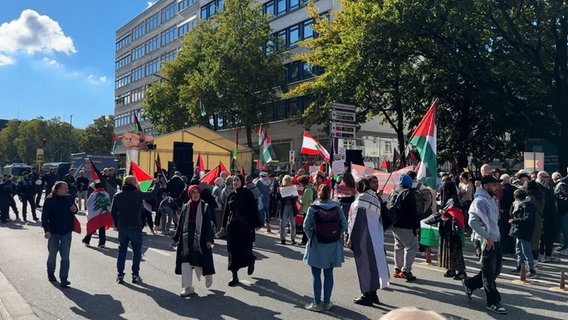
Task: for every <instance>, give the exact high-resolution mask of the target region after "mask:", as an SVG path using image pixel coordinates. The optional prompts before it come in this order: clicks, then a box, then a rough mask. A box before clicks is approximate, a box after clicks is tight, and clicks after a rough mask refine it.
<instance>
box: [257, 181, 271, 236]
mask: <svg viewBox="0 0 568 320" xmlns="http://www.w3.org/2000/svg"><path fill="white" fill-rule="evenodd" d="M254 184H255V186H256V187H257V188H258V190H260V192H261V193H262V207H263V216H262V218H263V222H264V226H265V228H266V232H267V233H272V228H271V227H270V193H271V192H272V180H270V178H269V177H268V172H265V171H262V172H260V174H259V178H258V179H257V180H256V181H255V182H254Z"/></svg>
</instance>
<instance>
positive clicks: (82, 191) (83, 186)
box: [75, 170, 89, 210]
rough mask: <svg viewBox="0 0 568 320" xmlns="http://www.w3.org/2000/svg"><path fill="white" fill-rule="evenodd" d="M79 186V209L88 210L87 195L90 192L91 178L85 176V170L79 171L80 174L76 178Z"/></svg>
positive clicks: (76, 183)
mask: <svg viewBox="0 0 568 320" xmlns="http://www.w3.org/2000/svg"><path fill="white" fill-rule="evenodd" d="M75 185H76V186H77V198H78V200H79V202H78V203H79V210H81V209H85V210H87V197H88V193H89V178H87V177H86V176H85V171H83V170H81V171H79V176H78V177H77V179H75Z"/></svg>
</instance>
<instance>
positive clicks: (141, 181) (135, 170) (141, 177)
mask: <svg viewBox="0 0 568 320" xmlns="http://www.w3.org/2000/svg"><path fill="white" fill-rule="evenodd" d="M130 168H131V170H132V175H133V176H134V177H136V180H138V185H139V186H140V191H144V192H146V191H148V189H150V186H151V185H152V181H154V177H152V176H151V175H149V174H148V173H147V172H146V171H144V170H142V168H140V167H139V166H138V165H137V164H136V163H135V162H133V161H131V162H130Z"/></svg>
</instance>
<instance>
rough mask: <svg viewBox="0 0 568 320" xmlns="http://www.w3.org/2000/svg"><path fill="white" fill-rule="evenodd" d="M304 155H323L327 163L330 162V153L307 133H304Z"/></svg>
mask: <svg viewBox="0 0 568 320" xmlns="http://www.w3.org/2000/svg"><path fill="white" fill-rule="evenodd" d="M302 153H303V154H307V155H312V156H317V155H321V156H322V157H323V159H324V160H325V162H329V152H327V150H325V148H324V147H323V146H322V145H321V143H319V142H318V141H317V140H316V139H314V137H312V136H311V135H310V134H309V133H308V132H306V131H304V139H303V140H302Z"/></svg>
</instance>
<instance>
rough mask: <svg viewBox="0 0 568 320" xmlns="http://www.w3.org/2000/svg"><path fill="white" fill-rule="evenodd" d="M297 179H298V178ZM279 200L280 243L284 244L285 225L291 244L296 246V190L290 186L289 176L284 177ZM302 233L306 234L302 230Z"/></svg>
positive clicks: (290, 178)
mask: <svg viewBox="0 0 568 320" xmlns="http://www.w3.org/2000/svg"><path fill="white" fill-rule="evenodd" d="M298 179H299V178H298ZM279 199H280V243H281V244H286V224H289V225H290V238H291V241H292V244H293V245H294V244H296V219H295V217H296V214H298V208H297V207H296V202H297V201H298V189H297V188H296V186H294V185H293V184H292V177H291V176H288V175H286V176H284V178H283V179H282V184H281V185H280V191H279ZM304 232H306V231H305V230H304Z"/></svg>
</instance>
